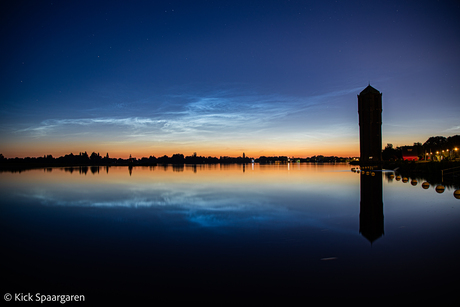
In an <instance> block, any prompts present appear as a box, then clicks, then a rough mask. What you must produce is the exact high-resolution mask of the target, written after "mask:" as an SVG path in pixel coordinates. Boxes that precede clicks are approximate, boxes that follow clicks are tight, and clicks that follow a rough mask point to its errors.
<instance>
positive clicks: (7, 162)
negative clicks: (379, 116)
mask: <svg viewBox="0 0 460 307" xmlns="http://www.w3.org/2000/svg"><path fill="white" fill-rule="evenodd" d="M347 160H348V158H343V157H337V156H329V157H326V156H321V155H320V156H313V157H310V158H288V157H287V156H268V157H267V156H261V157H259V158H252V157H246V155H245V154H244V153H243V156H242V157H241V156H240V157H228V156H220V157H219V158H217V157H211V156H208V157H204V156H198V155H197V154H196V153H193V155H191V156H184V155H183V154H180V153H177V154H173V155H172V156H171V157H168V156H167V155H164V156H161V157H158V158H157V157H155V156H153V155H152V156H150V157H142V158H140V159H136V158H134V157H131V156H130V157H129V158H128V159H122V158H110V157H109V154H108V153H107V154H106V155H105V156H101V155H100V154H99V153H96V152H93V153H91V155H88V153H87V152H80V153H79V154H78V155H74V154H73V153H70V154H66V155H65V156H61V157H58V158H55V157H53V156H52V155H45V156H43V157H32V158H31V157H26V158H9V159H8V158H5V157H4V156H3V155H2V154H0V166H2V167H24V168H28V167H42V166H47V167H48V166H49V167H52V166H136V165H144V166H150V165H157V164H218V163H220V164H232V163H236V164H246V163H252V162H255V163H260V164H277V163H278V164H283V163H288V162H317V163H331V162H346V161H347Z"/></svg>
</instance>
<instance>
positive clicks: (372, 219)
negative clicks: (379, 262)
mask: <svg viewBox="0 0 460 307" xmlns="http://www.w3.org/2000/svg"><path fill="white" fill-rule="evenodd" d="M367 173H368V172H361V179H360V182H361V189H360V190H361V202H360V206H359V209H360V210H359V233H360V234H362V235H363V236H364V237H365V238H366V239H368V240H369V242H371V243H373V242H374V241H375V240H377V239H378V238H380V237H381V236H382V235H383V233H384V231H383V229H384V227H383V197H382V196H383V193H382V173H380V172H376V173H375V174H374V175H371V174H368V175H367Z"/></svg>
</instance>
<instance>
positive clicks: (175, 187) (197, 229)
mask: <svg viewBox="0 0 460 307" xmlns="http://www.w3.org/2000/svg"><path fill="white" fill-rule="evenodd" d="M389 176H390V173H387V172H377V173H375V174H374V176H372V175H362V174H359V173H355V172H352V171H351V166H349V165H347V164H336V165H326V164H325V165H320V164H318V165H316V164H290V165H258V164H255V165H251V164H249V165H245V166H243V165H228V166H226V165H225V166H221V165H201V166H196V167H195V166H184V167H176V166H165V167H163V166H156V167H134V168H131V169H129V168H128V167H110V168H105V167H99V168H96V167H93V168H87V169H83V170H82V169H79V168H73V169H72V168H66V169H64V168H53V169H37V170H28V171H23V172H20V173H19V172H16V173H11V172H3V173H0V183H1V186H0V193H1V200H0V205H1V207H0V208H1V215H0V218H1V245H2V250H3V251H2V254H3V255H2V258H3V261H2V262H1V263H2V264H1V272H2V279H3V280H4V281H6V286H5V287H4V288H3V289H2V290H3V293H7V292H8V293H19V292H22V293H32V294H33V293H37V292H40V293H43V294H84V295H85V296H86V301H87V302H90V301H96V300H98V301H101V302H103V301H105V300H112V301H113V300H118V299H120V300H121V299H136V298H139V297H140V296H142V297H148V298H149V300H150V302H154V301H155V300H160V299H163V300H184V301H188V300H193V299H215V298H218V299H219V300H220V301H225V300H228V299H247V298H253V299H256V300H268V299H275V298H280V299H291V298H295V297H306V298H314V297H321V298H336V299H347V298H350V299H353V298H371V299H385V298H389V299H401V298H409V299H414V298H418V299H420V298H421V299H422V300H423V299H424V298H446V297H449V296H452V297H454V294H455V293H456V291H457V290H458V284H459V282H458V280H459V278H460V277H459V273H460V263H459V256H460V247H459V243H460V200H459V199H456V198H455V197H454V196H453V192H454V189H453V188H450V189H449V188H447V189H446V190H445V191H444V192H443V193H437V192H436V191H435V188H434V186H430V187H429V188H427V189H424V188H422V182H421V181H418V182H417V184H416V185H412V184H411V183H410V180H409V182H407V183H403V182H402V180H400V181H397V180H396V179H390V177H389Z"/></svg>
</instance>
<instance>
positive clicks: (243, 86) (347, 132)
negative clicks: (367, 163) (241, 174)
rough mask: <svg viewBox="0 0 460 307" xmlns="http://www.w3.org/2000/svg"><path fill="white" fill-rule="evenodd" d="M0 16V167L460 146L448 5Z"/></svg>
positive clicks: (57, 10)
mask: <svg viewBox="0 0 460 307" xmlns="http://www.w3.org/2000/svg"><path fill="white" fill-rule="evenodd" d="M247 2H248V1H137V2H135V3H131V2H125V1H97V2H95V1H65V2H61V1H56V2H53V3H51V2H44V1H22V2H21V1H18V2H13V3H9V4H2V5H1V12H2V13H1V15H2V16H1V17H2V18H1V20H2V21H1V23H2V27H1V28H2V31H1V38H2V42H3V45H4V48H2V49H1V50H0V55H1V57H0V58H1V67H2V74H1V83H0V87H1V91H0V93H1V96H0V104H1V108H0V153H2V154H3V155H5V156H6V157H15V156H19V157H23V156H42V155H44V154H53V155H54V156H60V155H64V154H66V153H70V152H74V153H78V152H81V151H88V152H92V151H96V152H101V154H102V153H104V154H105V153H106V152H109V153H110V155H111V156H117V157H124V158H126V157H127V156H129V154H132V155H133V156H137V157H139V158H140V157H142V156H150V155H155V156H161V155H164V154H167V155H171V154H173V153H176V152H181V153H184V154H185V155H191V154H192V153H193V152H197V153H198V154H199V155H205V156H207V155H213V156H219V155H230V156H236V155H241V154H242V152H245V153H246V155H249V156H256V157H257V156H260V155H290V156H291V155H295V156H301V157H306V156H312V155H319V154H323V155H339V156H356V155H358V152H359V146H358V133H359V132H358V131H359V130H358V120H357V116H358V114H357V97H356V96H357V95H358V94H359V92H360V91H361V90H362V89H364V88H365V87H366V86H367V85H368V84H369V82H370V83H371V85H372V86H374V87H375V88H376V89H378V90H379V91H381V92H382V93H383V127H382V128H383V143H384V144H383V146H385V144H386V143H393V144H394V145H395V146H400V145H411V144H412V143H413V142H424V141H426V139H428V138H429V137H430V136H434V135H444V136H449V135H455V134H459V133H460V121H459V118H460V116H459V115H460V103H459V97H460V86H459V84H460V57H459V56H458V55H459V54H460V21H459V20H460V19H459V18H458V16H460V4H459V3H458V2H457V1H250V2H249V3H247Z"/></svg>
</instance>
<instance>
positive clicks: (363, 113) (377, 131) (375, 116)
mask: <svg viewBox="0 0 460 307" xmlns="http://www.w3.org/2000/svg"><path fill="white" fill-rule="evenodd" d="M358 114H359V151H360V164H361V165H362V166H363V165H367V166H379V165H380V164H381V162H382V93H380V92H379V91H378V90H376V89H375V88H373V87H372V86H370V85H369V86H367V87H366V88H365V89H364V90H363V91H362V92H361V93H359V95H358Z"/></svg>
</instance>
